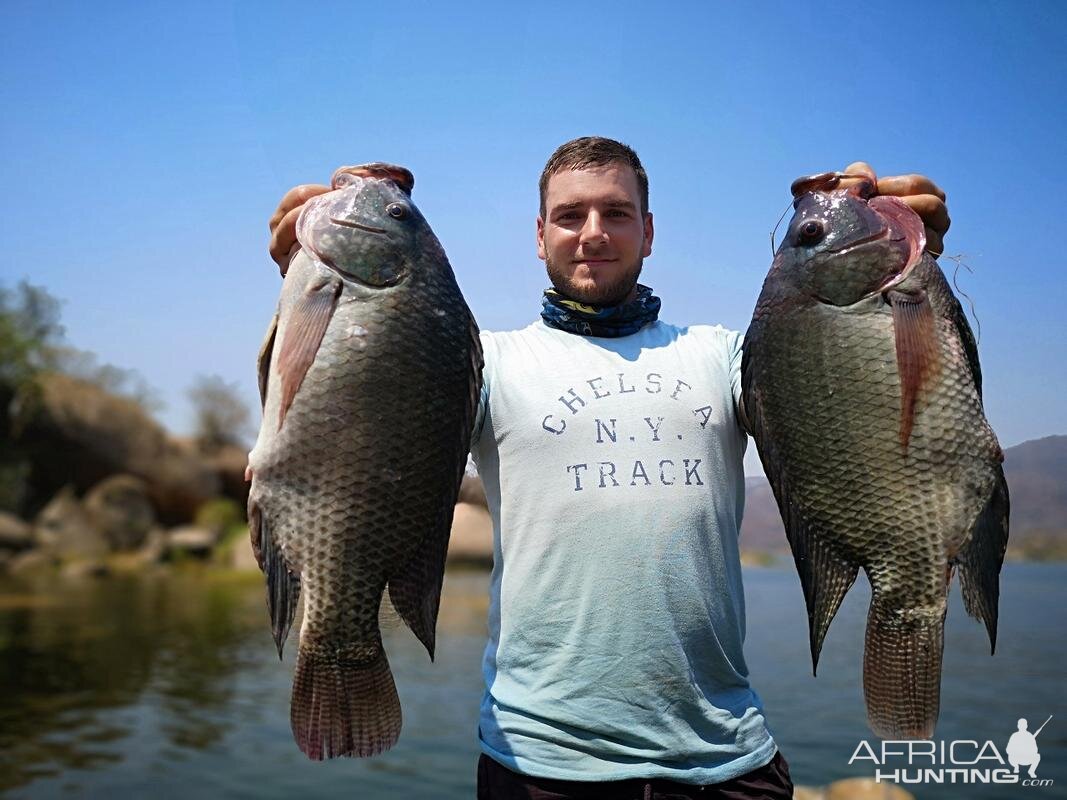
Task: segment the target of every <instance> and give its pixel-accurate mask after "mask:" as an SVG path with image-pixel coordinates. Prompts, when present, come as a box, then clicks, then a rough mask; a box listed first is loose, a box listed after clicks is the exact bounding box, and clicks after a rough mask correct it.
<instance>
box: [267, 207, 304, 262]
mask: <svg viewBox="0 0 1067 800" xmlns="http://www.w3.org/2000/svg"><path fill="white" fill-rule="evenodd" d="M302 209H303V206H302V205H299V206H297V207H296V208H292V209H290V210H289V212H288V213H287V214H285V215H284V216H283V217H282V218H281V219H280V220H279V221H278V224H277V225H274V226H273V233H271V236H270V257H271V258H273V259H274V261H275V262H276V263H277V264H278V266H279V267H282V270H283V272H282V274H283V275H284V274H285V272H284V270H285V268H286V267H287V266H288V265H289V253H290V251H291V250H292V249H293V246H294V245H295V244H296V221H297V219H299V217H300V211H301V210H302Z"/></svg>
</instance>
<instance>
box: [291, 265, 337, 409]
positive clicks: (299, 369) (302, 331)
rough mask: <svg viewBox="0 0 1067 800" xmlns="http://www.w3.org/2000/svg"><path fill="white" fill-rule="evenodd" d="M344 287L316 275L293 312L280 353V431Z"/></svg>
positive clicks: (334, 281)
mask: <svg viewBox="0 0 1067 800" xmlns="http://www.w3.org/2000/svg"><path fill="white" fill-rule="evenodd" d="M341 287H342V283H341V279H340V278H337V277H335V276H333V275H331V276H325V275H315V277H313V278H312V279H311V281H310V282H309V283H308V286H307V288H306V289H305V290H304V293H303V295H301V297H300V299H299V300H298V301H297V302H296V303H294V304H293V307H292V309H291V310H290V313H289V318H288V320H287V321H286V328H285V338H284V339H283V340H282V348H281V351H280V352H279V353H278V375H279V376H280V377H281V380H282V397H281V407H280V408H279V410H278V429H279V430H281V427H282V423H283V422H284V421H285V415H286V413H287V412H288V411H289V408H290V406H292V404H293V399H294V398H295V397H296V393H297V391H298V390H299V389H300V385H301V384H302V383H303V382H304V376H305V375H307V371H308V369H309V368H310V367H311V364H312V362H313V361H314V360H315V354H316V353H317V352H318V350H319V345H320V344H322V337H323V336H324V335H325V333H326V328H327V326H328V325H329V324H330V319H331V318H332V317H333V311H334V309H335V308H336V307H337V298H339V297H340V296H341Z"/></svg>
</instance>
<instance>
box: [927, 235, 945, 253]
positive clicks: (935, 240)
mask: <svg viewBox="0 0 1067 800" xmlns="http://www.w3.org/2000/svg"><path fill="white" fill-rule="evenodd" d="M944 251H945V240H944V239H943V238H942V236H941V234H940V233H938V232H937V231H935V230H933V229H932V228H927V229H926V252H928V253H929V254H930V255H932V256H933V257H934V258H937V257H938V256H939V255H941V254H942V253H943V252H944Z"/></svg>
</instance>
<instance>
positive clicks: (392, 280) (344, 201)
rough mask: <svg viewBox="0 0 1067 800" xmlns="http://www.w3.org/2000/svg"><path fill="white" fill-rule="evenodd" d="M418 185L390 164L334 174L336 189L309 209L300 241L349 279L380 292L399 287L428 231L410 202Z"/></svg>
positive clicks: (299, 225) (300, 228)
mask: <svg viewBox="0 0 1067 800" xmlns="http://www.w3.org/2000/svg"><path fill="white" fill-rule="evenodd" d="M414 183H415V179H414V178H413V177H412V175H411V173H410V172H409V171H408V170H406V169H404V168H403V167H397V166H393V165H391V164H379V163H376V164H363V165H360V166H357V167H342V168H341V169H339V170H337V172H335V173H334V175H333V180H332V182H331V185H332V187H333V191H330V192H326V193H324V194H321V195H319V196H317V197H313V198H312V199H311V200H308V201H307V203H306V204H305V205H304V210H303V211H302V212H301V213H300V218H299V219H298V220H297V239H298V240H299V241H300V244H301V246H302V247H304V248H306V249H307V250H308V251H310V252H311V254H312V255H314V256H315V258H317V259H318V260H319V261H321V262H322V263H324V264H326V265H327V266H328V267H330V268H331V269H334V270H336V271H337V272H339V273H341V274H342V275H343V276H344V277H347V278H351V279H353V280H355V281H357V282H359V283H362V284H365V285H367V286H371V287H375V288H384V287H388V286H395V285H397V284H399V283H400V282H401V281H403V280H404V278H405V277H406V276H407V275H408V274H409V273H410V271H411V268H412V264H413V259H414V257H415V253H416V252H417V251H418V248H419V242H420V239H421V238H422V237H424V236H425V235H426V232H427V231H429V225H428V224H427V223H426V220H425V219H424V218H423V216H422V214H420V213H419V210H418V209H417V208H416V207H415V205H414V204H413V203H412V202H411V190H412V187H413V186H414ZM430 235H431V236H432V234H430Z"/></svg>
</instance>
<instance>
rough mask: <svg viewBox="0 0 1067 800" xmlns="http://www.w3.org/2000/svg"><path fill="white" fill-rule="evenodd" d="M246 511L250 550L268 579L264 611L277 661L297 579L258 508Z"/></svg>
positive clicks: (293, 610) (294, 599)
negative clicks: (268, 620) (268, 622)
mask: <svg viewBox="0 0 1067 800" xmlns="http://www.w3.org/2000/svg"><path fill="white" fill-rule="evenodd" d="M248 510H249V513H248V524H249V530H250V533H251V536H252V550H253V552H254V553H255V556H256V561H258V562H259V568H260V569H261V570H263V574H264V575H265V576H266V578H267V611H268V612H269V613H270V626H271V632H272V633H273V635H274V643H275V645H277V647H278V658H281V657H282V648H283V647H284V646H285V640H286V639H287V638H288V637H289V629H290V628H292V626H293V617H294V615H295V614H296V605H297V602H298V601H299V599H300V576H299V575H298V574H297V573H295V572H293V571H292V570H290V569H289V566H288V564H286V563H285V557H284V556H283V555H282V552H281V549H280V547H279V545H278V543H277V542H276V541H275V540H274V537H273V536H272V535H271V527H270V520H269V519H268V518H267V517H266V516H264V514H263V512H262V510H261V509H260V508H259V506H258V505H256V504H255V502H253V501H249V504H248Z"/></svg>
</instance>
